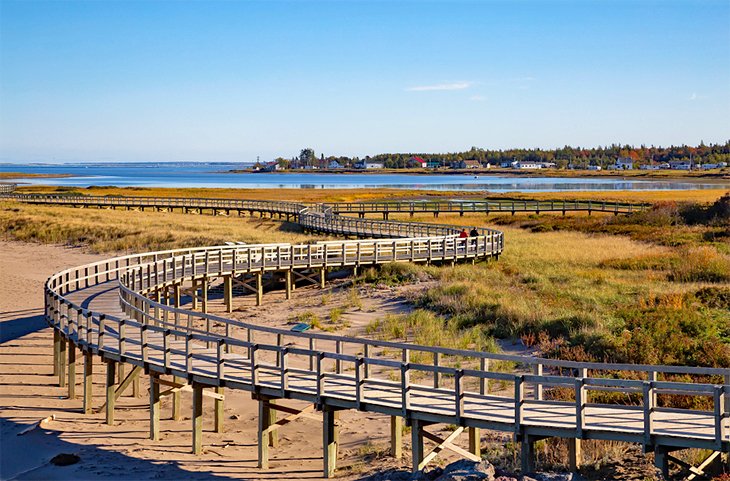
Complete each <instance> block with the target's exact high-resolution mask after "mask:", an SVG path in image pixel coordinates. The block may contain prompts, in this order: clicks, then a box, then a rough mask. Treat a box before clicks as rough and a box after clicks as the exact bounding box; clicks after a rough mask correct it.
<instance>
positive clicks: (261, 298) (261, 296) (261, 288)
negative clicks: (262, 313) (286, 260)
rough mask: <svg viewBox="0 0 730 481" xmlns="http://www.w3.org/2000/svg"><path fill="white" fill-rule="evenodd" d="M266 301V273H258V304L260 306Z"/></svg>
mask: <svg viewBox="0 0 730 481" xmlns="http://www.w3.org/2000/svg"><path fill="white" fill-rule="evenodd" d="M263 303H264V274H263V272H257V273H256V305H257V306H260V305H261V304H263Z"/></svg>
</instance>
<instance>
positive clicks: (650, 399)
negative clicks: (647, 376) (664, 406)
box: [642, 381, 654, 446]
mask: <svg viewBox="0 0 730 481" xmlns="http://www.w3.org/2000/svg"><path fill="white" fill-rule="evenodd" d="M642 392H643V399H644V401H643V403H644V444H645V445H646V446H651V445H652V444H653V443H652V431H653V430H654V382H653V381H644V384H643V389H642Z"/></svg>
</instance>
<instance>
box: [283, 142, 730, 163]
mask: <svg viewBox="0 0 730 481" xmlns="http://www.w3.org/2000/svg"><path fill="white" fill-rule="evenodd" d="M416 156H417V157H420V158H422V159H424V160H425V161H427V162H438V163H440V164H441V165H442V166H443V167H449V166H450V165H451V164H453V163H456V162H459V161H462V160H477V161H479V162H481V163H482V164H486V163H487V162H488V163H490V164H492V165H500V164H502V163H504V162H513V161H519V162H554V163H555V164H556V165H557V167H558V168H567V167H568V166H570V165H572V166H574V167H577V168H581V167H582V168H585V167H587V166H589V165H598V166H601V167H603V168H606V167H608V166H610V165H613V164H614V163H615V162H616V159H617V158H619V157H621V158H630V159H632V160H633V161H634V163H635V164H637V165H642V164H651V163H654V164H657V163H665V162H690V161H691V162H693V163H695V164H706V163H709V164H717V163H720V162H728V163H730V140H728V141H727V142H725V143H724V144H709V145H706V144H705V143H704V142H700V144H699V145H698V146H689V145H680V146H674V145H672V146H670V147H655V146H650V147H647V146H646V145H641V146H639V147H635V146H632V145H618V144H612V145H609V146H605V147H600V146H599V147H593V148H583V147H571V146H567V145H566V146H565V147H562V148H559V149H507V150H490V149H483V148H480V147H472V148H471V149H469V150H467V151H464V152H449V153H440V154H434V153H422V152H407V153H385V154H377V155H374V156H365V157H364V158H363V159H360V158H359V157H347V156H332V155H330V156H325V155H324V154H320V155H319V157H318V156H317V154H316V153H315V151H314V149H312V148H305V149H302V150H301V151H300V153H299V155H298V156H294V157H292V158H290V159H286V158H283V157H278V158H277V159H275V161H276V162H277V163H278V164H279V167H280V168H282V169H290V168H300V169H301V168H307V167H309V168H311V167H316V168H318V169H324V168H327V167H328V166H329V165H330V164H331V163H332V162H333V161H335V162H337V164H338V165H339V166H340V167H343V168H353V167H355V164H357V163H359V162H360V161H361V160H366V161H373V162H381V163H383V164H384V166H385V167H386V168H390V169H402V168H406V167H411V166H412V165H413V162H412V161H411V159H412V158H413V157H416Z"/></svg>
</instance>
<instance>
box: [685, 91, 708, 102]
mask: <svg viewBox="0 0 730 481" xmlns="http://www.w3.org/2000/svg"><path fill="white" fill-rule="evenodd" d="M706 98H707V95H702V94H698V93H697V92H692V94H691V95H690V96H689V98H688V99H687V100H689V101H692V100H702V99H706Z"/></svg>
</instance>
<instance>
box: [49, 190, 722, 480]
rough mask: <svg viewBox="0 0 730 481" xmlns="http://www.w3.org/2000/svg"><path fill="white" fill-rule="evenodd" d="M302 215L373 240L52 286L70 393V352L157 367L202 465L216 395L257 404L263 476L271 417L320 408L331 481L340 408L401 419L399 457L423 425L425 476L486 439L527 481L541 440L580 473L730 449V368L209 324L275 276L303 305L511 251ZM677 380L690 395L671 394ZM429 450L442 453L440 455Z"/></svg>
mask: <svg viewBox="0 0 730 481" xmlns="http://www.w3.org/2000/svg"><path fill="white" fill-rule="evenodd" d="M115 202H121V201H119V200H115ZM135 202H136V201H135ZM239 202H246V201H239ZM276 204H277V203H275V202H270V203H260V204H259V208H261V209H262V210H264V209H268V210H270V211H271V212H273V213H290V214H291V212H289V209H291V206H292V204H286V203H284V204H281V206H280V208H279V209H278V210H277V207H276ZM120 205H121V204H120ZM252 206H253V204H247V205H246V206H245V208H246V209H249V208H253V207H252ZM298 208H299V210H298V211H297V212H296V220H297V222H299V223H301V224H302V225H303V226H304V227H305V228H306V229H309V230H312V231H325V232H331V233H336V234H343V235H347V236H355V237H360V238H366V239H363V240H342V241H331V242H321V243H314V244H300V245H290V244H266V245H242V246H216V247H205V248H195V249H178V250H171V251H160V252H152V253H145V254H139V255H132V256H123V257H118V258H113V259H109V260H105V261H101V262H97V263H94V264H89V265H85V266H80V267H76V268H72V269H68V270H65V271H62V272H59V273H57V274H55V275H54V276H52V277H51V278H50V279H49V280H48V282H47V285H46V294H45V295H46V317H47V320H48V322H49V323H50V324H51V325H52V326H54V328H55V332H56V333H57V340H56V353H57V356H56V359H57V365H56V372H57V373H58V374H59V382H60V383H63V382H64V379H63V378H64V376H65V373H64V362H65V361H64V351H66V350H67V351H68V356H69V359H71V353H72V352H73V353H74V354H73V356H74V359H75V350H76V348H77V347H78V348H80V349H81V350H82V352H83V355H84V365H85V366H87V365H88V366H90V365H91V362H93V361H92V360H91V359H92V358H93V357H94V356H97V355H99V356H101V357H102V358H103V360H104V361H105V362H107V366H108V368H107V369H108V373H113V372H114V365H115V364H116V363H124V364H129V365H132V366H135V367H136V368H139V369H135V370H133V371H132V372H133V373H137V374H136V375H139V373H140V372H142V369H144V372H146V373H149V375H150V380H151V385H152V388H151V390H150V436H151V437H152V439H157V437H159V397H160V395H162V394H161V391H160V386H163V387H170V388H171V389H170V391H172V392H173V393H174V392H179V390H180V389H183V388H189V389H192V391H193V415H192V418H193V428H192V434H193V443H192V445H193V452H200V451H201V449H202V448H201V446H202V431H201V429H200V426H201V422H200V420H201V419H202V414H203V413H202V401H201V400H202V396H203V395H204V393H205V394H206V395H210V396H213V397H215V398H216V408H215V416H216V420H218V418H219V416H222V403H223V399H224V394H223V392H224V389H240V390H245V391H249V392H251V393H252V396H253V397H254V399H256V400H257V401H258V402H259V406H260V419H259V421H260V422H259V428H260V429H259V465H260V466H261V467H262V469H263V468H266V467H267V466H268V450H269V448H270V446H269V445H270V444H272V443H271V439H270V436H272V433H274V432H275V431H276V430H277V429H279V428H280V427H281V426H283V425H284V424H285V422H283V420H280V421H276V418H275V416H272V412H275V411H278V412H283V413H284V414H286V415H287V416H288V417H287V418H285V419H291V418H292V417H296V416H300V415H305V414H310V415H311V410H312V409H315V410H318V411H321V412H322V422H323V431H324V435H323V453H324V469H323V474H324V475H325V476H331V475H333V474H334V470H335V464H336V458H337V443H338V441H337V440H338V436H337V425H338V424H337V412H338V411H339V410H342V409H357V410H360V411H367V412H377V413H382V414H386V415H389V416H391V423H392V429H391V433H392V436H391V443H392V446H391V452H392V454H393V455H394V456H399V455H400V453H401V443H402V441H401V433H402V432H401V429H400V426H401V423H402V422H404V421H405V423H406V424H408V425H410V426H411V428H412V429H411V437H412V456H413V469H414V470H420V469H423V467H424V466H425V465H426V464H427V463H429V462H430V461H432V460H433V459H434V457H436V456H437V455H438V453H439V452H440V451H442V450H443V449H449V450H452V451H455V452H457V453H459V454H460V455H462V456H464V457H467V458H470V459H478V458H479V455H480V441H479V440H480V429H493V430H499V431H504V432H509V433H512V434H513V435H514V438H515V440H516V441H517V442H519V443H520V444H521V446H522V449H521V452H522V465H523V470H524V471H525V472H527V471H530V470H531V469H532V467H533V464H532V463H533V454H532V453H533V446H534V442H535V441H536V440H539V439H542V438H545V437H562V438H566V439H568V440H569V447H570V453H571V459H570V463H571V465H572V466H573V467H574V468H576V467H577V466H578V464H579V462H580V442H581V440H583V439H606V440H619V441H626V442H635V443H640V444H642V445H644V446H645V448H646V449H647V450H649V451H654V452H655V455H656V459H657V464H658V465H659V466H660V467H661V468H662V469H666V467H667V463H668V461H669V460H670V459H672V456H671V452H672V451H674V450H677V449H686V448H700V449H709V450H711V451H713V453H727V452H728V450H729V449H730V416H729V414H728V411H729V410H728V407H729V406H730V404H729V403H728V394H730V386H729V385H728V384H730V370H728V369H712V368H700V367H685V366H642V365H615V364H602V363H577V362H569V361H561V360H549V359H539V358H533V357H522V356H508V355H500V354H489V353H484V352H478V351H468V350H467V351H463V350H454V349H443V348H436V347H430V346H418V345H413V344H403V343H393V342H386V341H379V340H373V339H366V338H347V337H341V336H334V335H329V334H321V333H312V332H304V333H296V332H292V331H287V330H283V329H276V328H270V327H264V326H259V325H255V324H248V323H243V322H240V321H236V320H233V319H228V318H226V317H222V316H215V315H211V314H208V313H207V311H208V310H209V305H210V303H211V302H222V303H223V306H224V307H225V309H226V310H227V311H229V312H230V311H231V310H232V309H233V303H234V290H233V288H234V286H236V287H241V288H243V289H244V290H246V291H247V292H250V293H251V294H252V295H253V296H255V298H256V303H257V304H260V303H262V302H263V301H264V295H263V288H262V284H263V276H264V275H265V274H266V275H269V276H275V277H278V278H280V279H281V280H282V281H283V286H284V287H285V289H286V296H287V298H290V297H291V296H292V291H293V288H294V281H296V280H297V279H299V280H300V281H309V282H313V283H316V284H318V285H320V286H321V287H324V285H325V282H326V278H327V271H328V270H332V269H337V270H341V269H357V268H359V267H360V266H366V265H377V264H382V263H386V262H424V263H425V262H429V263H455V262H463V261H469V262H474V261H484V260H489V259H496V258H497V257H498V256H499V254H500V253H501V252H502V248H503V238H502V234H501V233H500V232H498V231H494V230H489V229H483V230H481V231H480V232H479V236H477V237H470V238H459V237H458V236H457V233H458V232H459V230H460V229H456V228H454V227H452V226H439V225H432V224H419V223H411V222H394V221H384V220H382V221H381V220H372V219H359V218H349V217H344V216H340V215H337V214H336V213H334V211H333V208H332V206H323V205H319V206H299V207H298ZM292 215H293V214H292ZM379 238H380V239H379ZM213 289H222V291H223V298H222V300H221V299H215V300H213V299H212V298H211V296H209V293H210V292H211V290H213ZM67 348H68V349H67ZM70 365H71V364H69V368H70ZM507 366H509V367H508V368H506V367H507ZM69 372H70V369H69ZM73 375H74V376H75V372H74V373H73ZM680 375H681V376H683V377H682V379H683V381H682V382H678V381H673V379H675V378H676V377H677V376H680ZM130 376H131V374H130ZM163 376H174V378H173V380H172V381H171V380H167V379H165V378H164V377H163ZM687 379H695V381H688V380H687ZM180 380H184V381H183V382H182V383H181V381H180ZM125 382H126V381H125ZM130 382H131V381H130ZM71 384H72V383H69V385H71ZM73 384H75V383H73ZM185 385H187V387H186V386H185ZM84 386H85V395H84V399H85V409H86V410H87V411H88V410H90V409H91V406H90V400H91V398H90V395H89V394H87V390H88V392H90V389H91V383H90V382H89V381H88V380H87V379H86V378H85V382H84ZM123 387H124V383H122V386H116V381H115V378H114V375H113V374H108V375H107V403H106V405H105V406H106V410H107V420H113V418H114V400H115V392H116V391H117V390H119V389H122V388H123ZM553 388H561V389H562V391H563V392H567V393H569V395H567V396H566V395H563V396H562V397H561V400H554V399H551V396H548V395H547V393H549V392H550V390H551V389H553ZM206 390H208V391H213V392H208V391H206ZM606 392H609V393H621V394H622V395H623V398H624V399H625V400H626V401H627V402H626V405H618V404H611V403H608V402H606V401H603V402H601V399H605V397H600V396H601V395H602V394H604V393H606ZM670 395H672V396H684V397H686V398H690V401H691V402H688V403H687V405H697V406H705V408H704V409H676V408H669V407H666V406H665V402H664V400H665V399H666V398H667V397H668V396H670ZM286 399H296V400H301V401H306V402H307V403H309V404H310V406H311V407H310V408H309V409H308V410H307V409H305V410H304V411H300V410H295V409H292V408H290V407H287V406H286V405H285V403H283V402H282V401H285V400H286ZM221 419H222V418H221ZM437 423H447V424H451V425H454V426H456V430H455V431H454V433H453V434H452V435H451V436H449V437H447V438H446V439H441V438H439V437H438V436H436V435H435V434H433V433H431V432H429V430H428V429H427V428H428V426H430V425H432V424H437ZM216 426H218V421H216ZM462 431H463V432H465V433H468V434H469V440H470V442H469V449H468V450H465V449H462V448H460V447H458V446H456V445H455V444H453V440H454V439H455V438H456V437H457V436H459V435H460V434H461V433H462ZM424 440H430V441H432V442H435V443H436V444H437V447H436V448H434V449H432V450H430V451H429V452H427V451H426V449H425V446H426V445H425V443H424ZM713 456H715V455H714V454H713Z"/></svg>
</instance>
